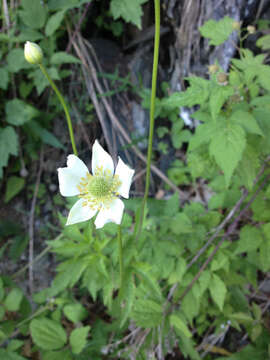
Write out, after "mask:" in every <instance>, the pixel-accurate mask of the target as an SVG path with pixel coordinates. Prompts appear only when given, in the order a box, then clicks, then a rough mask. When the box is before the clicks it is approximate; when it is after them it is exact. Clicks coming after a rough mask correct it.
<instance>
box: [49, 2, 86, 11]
mask: <svg viewBox="0 0 270 360" xmlns="http://www.w3.org/2000/svg"><path fill="white" fill-rule="evenodd" d="M88 2H89V0H48V8H49V9H50V10H53V11H55V10H68V9H73V8H76V7H79V6H81V5H83V4H85V3H88Z"/></svg>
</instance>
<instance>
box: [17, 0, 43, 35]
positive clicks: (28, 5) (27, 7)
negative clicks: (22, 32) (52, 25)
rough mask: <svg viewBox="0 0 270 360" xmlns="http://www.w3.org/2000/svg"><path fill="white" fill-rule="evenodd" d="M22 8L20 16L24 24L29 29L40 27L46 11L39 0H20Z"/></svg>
mask: <svg viewBox="0 0 270 360" xmlns="http://www.w3.org/2000/svg"><path fill="white" fill-rule="evenodd" d="M21 4H22V7H23V10H22V11H20V17H21V19H22V21H23V22H24V23H25V25H26V26H28V27H30V28H31V29H40V28H42V27H43V26H44V24H45V21H46V16H47V11H46V8H45V6H44V5H42V3H41V2H40V1H39V0H22V1H21Z"/></svg>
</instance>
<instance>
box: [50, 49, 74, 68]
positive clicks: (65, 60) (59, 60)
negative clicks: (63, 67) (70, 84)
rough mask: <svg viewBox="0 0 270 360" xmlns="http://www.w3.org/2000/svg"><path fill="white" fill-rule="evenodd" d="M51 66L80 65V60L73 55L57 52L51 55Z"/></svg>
mask: <svg viewBox="0 0 270 360" xmlns="http://www.w3.org/2000/svg"><path fill="white" fill-rule="evenodd" d="M50 62H51V64H53V65H60V64H80V63H81V60H79V59H78V58H76V57H75V56H73V55H70V54H67V53H66V52H64V51H59V52H56V53H54V54H53V56H52V57H51V60H50Z"/></svg>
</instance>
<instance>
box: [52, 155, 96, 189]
mask: <svg viewBox="0 0 270 360" xmlns="http://www.w3.org/2000/svg"><path fill="white" fill-rule="evenodd" d="M88 173H89V171H88V169H87V166H86V165H85V163H84V162H83V161H82V160H80V159H79V158H78V157H77V156H76V155H69V156H68V158H67V167H65V168H59V169H58V180H59V188H60V193H61V195H63V196H75V195H78V194H79V190H78V189H77V186H78V185H79V183H80V181H81V178H82V177H86V175H87V174H88Z"/></svg>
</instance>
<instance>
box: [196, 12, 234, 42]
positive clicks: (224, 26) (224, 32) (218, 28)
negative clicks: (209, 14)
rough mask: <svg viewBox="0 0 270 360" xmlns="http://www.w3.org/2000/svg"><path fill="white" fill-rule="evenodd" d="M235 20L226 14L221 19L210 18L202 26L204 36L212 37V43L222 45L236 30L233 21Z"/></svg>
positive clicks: (201, 31) (201, 30)
mask: <svg viewBox="0 0 270 360" xmlns="http://www.w3.org/2000/svg"><path fill="white" fill-rule="evenodd" d="M234 21H235V20H234V19H231V18H229V17H228V16H225V17H224V18H223V19H221V20H219V21H215V20H212V19H211V20H208V21H206V22H205V23H204V25H203V26H202V27H201V28H200V33H201V34H202V36H203V37H205V38H208V39H210V45H221V44H222V43H224V42H225V41H226V40H228V38H229V36H230V35H231V33H232V32H233V31H234V29H233V22H234Z"/></svg>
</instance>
